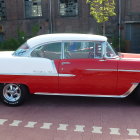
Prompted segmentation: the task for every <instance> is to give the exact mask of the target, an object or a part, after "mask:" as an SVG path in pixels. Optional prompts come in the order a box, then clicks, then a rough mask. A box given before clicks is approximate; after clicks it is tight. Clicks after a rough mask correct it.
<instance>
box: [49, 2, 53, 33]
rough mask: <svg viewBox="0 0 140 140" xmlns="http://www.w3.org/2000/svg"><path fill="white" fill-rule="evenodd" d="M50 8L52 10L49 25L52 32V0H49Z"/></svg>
mask: <svg viewBox="0 0 140 140" xmlns="http://www.w3.org/2000/svg"><path fill="white" fill-rule="evenodd" d="M49 10H50V16H49V17H50V18H49V27H50V33H52V32H53V25H52V24H53V23H52V0H49Z"/></svg>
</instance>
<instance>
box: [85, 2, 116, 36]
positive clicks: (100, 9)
mask: <svg viewBox="0 0 140 140" xmlns="http://www.w3.org/2000/svg"><path fill="white" fill-rule="evenodd" d="M87 3H88V4H89V5H90V14H91V15H92V16H93V17H94V18H95V19H96V21H97V22H98V23H103V35H105V22H106V21H108V20H109V17H111V16H115V15H116V13H115V2H114V0H87Z"/></svg>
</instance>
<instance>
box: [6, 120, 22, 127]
mask: <svg viewBox="0 0 140 140" xmlns="http://www.w3.org/2000/svg"><path fill="white" fill-rule="evenodd" d="M21 122H22V121H20V120H13V122H12V123H11V124H9V125H10V126H18V125H19V124H20V123H21Z"/></svg>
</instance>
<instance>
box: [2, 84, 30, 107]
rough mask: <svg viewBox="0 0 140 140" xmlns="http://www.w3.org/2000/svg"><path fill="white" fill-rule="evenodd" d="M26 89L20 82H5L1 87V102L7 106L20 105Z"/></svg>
mask: <svg viewBox="0 0 140 140" xmlns="http://www.w3.org/2000/svg"><path fill="white" fill-rule="evenodd" d="M27 94H28V89H27V87H26V86H24V85H21V84H12V83H10V84H5V85H4V86H3V87H2V93H0V96H1V100H2V102H3V103H5V104H6V105H9V106H18V105H21V104H22V103H23V102H24V100H25V99H26V97H27Z"/></svg>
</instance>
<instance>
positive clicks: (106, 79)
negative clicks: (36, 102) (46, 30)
mask: <svg viewBox="0 0 140 140" xmlns="http://www.w3.org/2000/svg"><path fill="white" fill-rule="evenodd" d="M139 83H140V55H139V54H127V53H122V54H119V55H118V54H117V53H115V51H114V50H113V48H112V47H111V45H110V44H109V43H108V42H107V38H106V37H104V36H99V35H90V34H46V35H40V36H37V37H34V38H31V39H29V40H27V41H26V42H25V43H24V44H23V45H21V47H20V48H19V49H17V50H16V51H15V52H1V53H0V97H1V100H2V102H4V103H5V104H7V105H11V106H16V105H20V104H21V103H23V102H24V101H25V99H26V98H27V97H28V95H29V94H38V95H66V96H88V97H114V98H124V97H127V96H128V95H130V94H131V93H132V92H134V91H135V94H136V95H137V98H140V92H139Z"/></svg>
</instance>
